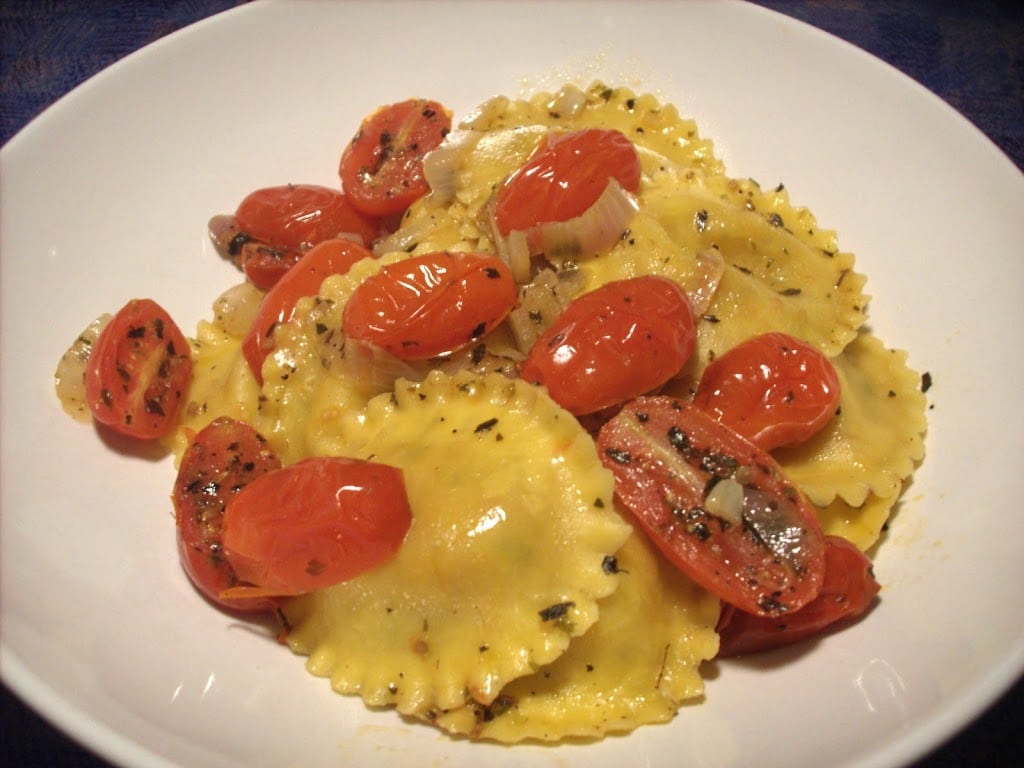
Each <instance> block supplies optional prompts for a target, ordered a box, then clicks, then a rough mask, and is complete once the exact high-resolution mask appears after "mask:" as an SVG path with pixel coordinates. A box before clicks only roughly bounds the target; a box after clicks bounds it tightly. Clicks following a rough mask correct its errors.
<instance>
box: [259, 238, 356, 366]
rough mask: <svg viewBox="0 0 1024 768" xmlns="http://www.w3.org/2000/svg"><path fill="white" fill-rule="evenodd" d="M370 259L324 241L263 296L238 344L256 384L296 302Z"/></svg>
mask: <svg viewBox="0 0 1024 768" xmlns="http://www.w3.org/2000/svg"><path fill="white" fill-rule="evenodd" d="M372 255H373V254H372V253H371V252H370V251H369V250H367V249H366V248H364V247H363V246H361V245H359V244H358V243H355V242H353V241H352V240H324V241H323V242H321V243H320V244H319V245H316V246H314V247H313V248H311V249H310V250H309V251H307V252H306V253H305V254H304V255H303V256H302V258H301V259H299V261H298V262H296V264H295V266H293V267H292V268H291V269H290V270H288V273H287V274H285V275H284V277H282V278H281V279H280V280H279V281H278V282H277V283H276V284H275V285H274V287H273V288H271V289H270V290H269V291H268V292H267V295H266V296H264V297H263V301H262V302H261V303H260V308H259V311H258V312H257V313H256V319H255V321H253V324H252V328H250V329H249V333H248V334H246V337H245V339H244V340H243V341H242V354H243V355H244V356H245V360H246V362H247V363H248V364H249V369H250V370H251V371H252V373H253V375H254V376H255V377H256V380H257V381H258V382H260V384H262V383H263V361H264V360H266V358H267V355H269V354H270V352H271V350H272V349H273V348H274V338H273V336H274V328H276V327H277V326H278V324H279V323H284V322H287V321H288V320H290V319H291V317H292V314H293V313H294V312H295V304H296V302H297V301H298V300H299V299H301V298H302V297H303V296H315V295H316V294H317V292H319V290H320V284H321V283H323V281H324V278H326V277H328V276H330V275H343V274H345V273H346V272H348V271H349V269H351V267H352V265H353V264H355V263H356V262H357V261H360V260H362V259H365V258H368V257H370V256H372Z"/></svg>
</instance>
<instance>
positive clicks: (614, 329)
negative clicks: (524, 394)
mask: <svg viewBox="0 0 1024 768" xmlns="http://www.w3.org/2000/svg"><path fill="white" fill-rule="evenodd" d="M696 339H697V332H696V328H695V326H694V321H693V312H692V310H691V309H690V302H689V300H688V299H687V298H686V294H685V293H684V292H683V290H682V288H680V287H679V285H678V284H676V283H675V282H673V281H671V280H668V279H666V278H663V277H656V276H653V275H646V276H643V277H635V278H632V279H629V280H618V281H615V282H611V283H606V284H605V285H603V286H601V287H600V288H597V289H595V290H593V291H591V292H589V293H585V294H583V295H582V296H580V297H579V298H577V299H575V300H573V301H572V302H571V303H570V304H569V306H568V307H566V308H565V311H564V312H562V314H561V315H559V317H558V318H557V319H556V320H555V322H554V323H553V324H552V325H551V327H550V328H548V330H547V331H545V332H544V333H543V334H542V335H541V337H540V338H539V339H537V341H536V342H534V344H533V346H532V347H531V348H530V352H529V354H528V355H527V358H526V360H525V362H524V363H523V365H522V368H521V370H520V376H521V377H522V378H523V379H525V380H527V381H529V382H531V383H534V384H543V385H544V386H546V387H547V389H548V393H549V394H550V395H551V398H552V399H553V400H554V401H555V402H556V403H558V404H559V405H561V406H562V407H563V408H565V409H567V410H569V411H571V412H572V413H574V414H576V415H577V416H579V415H583V414H588V413H594V412H596V411H599V410H602V409H604V408H607V407H609V406H612V405H616V404H618V403H621V402H624V401H625V400H629V399H630V398H633V397H637V396H638V395H642V394H644V393H647V392H650V391H651V390H653V389H655V388H657V387H659V386H661V385H662V384H664V383H665V382H666V381H668V380H669V379H670V378H672V376H674V375H675V374H676V373H678V372H679V369H680V368H682V366H683V364H684V363H685V362H686V361H687V359H689V357H690V354H691V353H692V352H693V347H694V344H695V343H696Z"/></svg>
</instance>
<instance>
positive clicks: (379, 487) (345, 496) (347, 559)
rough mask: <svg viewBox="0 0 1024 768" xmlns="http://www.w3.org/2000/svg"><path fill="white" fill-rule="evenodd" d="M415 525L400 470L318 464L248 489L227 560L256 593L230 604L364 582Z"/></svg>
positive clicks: (232, 512)
mask: <svg viewBox="0 0 1024 768" xmlns="http://www.w3.org/2000/svg"><path fill="white" fill-rule="evenodd" d="M411 521H412V513H411V511H410V508H409V500H408V498H407V496H406V493H405V483H404V480H403V477H402V472H401V470H399V469H397V468H395V467H392V466H389V465H386V464H379V463H375V462H370V461H361V460H358V459H349V458H335V457H314V458H308V459H303V460H301V461H299V462H296V463H295V464H291V465H289V466H287V467H284V468H282V469H278V470H275V471H273V472H268V473H266V474H264V475H261V476H260V477H258V478H256V479H255V480H253V481H252V482H251V483H249V484H248V485H246V486H245V487H244V488H242V489H241V490H240V491H239V492H238V493H237V494H235V495H234V496H233V497H232V498H231V500H230V501H229V502H228V505H227V509H226V510H225V513H224V531H223V541H224V552H225V554H226V556H227V558H228V561H229V562H230V563H231V566H232V568H233V569H234V571H235V573H236V574H237V575H238V578H239V579H241V580H242V581H244V582H246V583H247V584H248V585H251V586H240V587H234V588H231V589H228V590H226V591H225V592H224V593H223V594H224V595H225V596H239V597H242V596H264V597H266V596H286V595H299V594H303V593H305V592H311V591H313V590H316V589H320V588H323V587H327V586H330V585H331V584H336V583H338V582H341V581H345V580H347V579H351V578H353V577H355V576H358V575H359V574H360V573H363V572H364V571H367V570H369V569H371V568H373V567H375V566H377V565H379V564H381V563H382V562H384V561H385V560H387V559H389V558H390V557H391V556H392V555H394V553H395V552H396V551H397V550H398V547H399V546H400V545H401V543H402V540H403V539H404V538H405V534H406V531H408V529H409V525H410V523H411Z"/></svg>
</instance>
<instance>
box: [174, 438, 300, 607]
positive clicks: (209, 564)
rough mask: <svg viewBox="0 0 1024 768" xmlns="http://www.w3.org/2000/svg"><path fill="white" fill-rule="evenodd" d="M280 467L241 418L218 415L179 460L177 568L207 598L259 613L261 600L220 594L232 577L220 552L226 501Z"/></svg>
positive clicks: (264, 602) (263, 604) (234, 580)
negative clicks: (181, 570)
mask: <svg viewBox="0 0 1024 768" xmlns="http://www.w3.org/2000/svg"><path fill="white" fill-rule="evenodd" d="M280 466H281V461H280V459H279V458H278V457H277V455H276V454H275V453H274V451H273V449H272V448H271V447H270V446H269V445H268V443H267V441H266V440H264V439H263V437H262V436H261V435H260V434H259V433H257V432H256V430H255V429H253V428H252V427H251V426H250V425H248V424H246V423H245V422H241V421H236V420H234V419H229V418H219V419H215V420H214V421H212V422H210V424H208V425H207V426H206V427H204V428H203V429H202V430H200V431H199V432H198V433H197V434H196V435H195V436H194V437H193V438H192V440H191V441H190V442H189V444H188V447H187V448H186V449H185V452H184V454H183V455H182V458H181V465H180V466H179V468H178V476H177V478H176V480H175V482H174V491H173V494H172V500H173V502H174V517H175V522H176V527H177V532H178V554H179V556H180V558H181V564H182V567H183V568H184V569H185V572H186V573H187V574H188V576H189V578H190V579H191V580H192V583H193V584H194V585H195V587H196V588H197V589H198V590H199V591H200V592H201V593H202V594H204V595H205V596H206V597H207V598H209V599H210V600H212V601H214V602H215V603H217V604H219V605H222V606H224V607H226V608H230V609H232V610H238V611H263V610H268V609H270V608H271V607H272V605H273V604H272V603H271V602H270V601H268V600H265V599H263V598H258V599H252V600H250V599H230V598H222V597H221V592H223V591H224V590H225V589H227V588H229V587H232V586H235V585H236V584H237V583H238V579H237V577H236V575H235V572H234V569H233V568H232V567H231V565H230V564H229V563H228V561H227V558H226V557H225V556H224V548H223V542H222V531H223V521H224V510H225V508H226V507H227V503H228V500H229V499H231V497H233V496H234V495H235V494H236V493H238V492H239V491H240V490H241V489H242V488H244V487H245V486H246V485H248V484H249V483H250V482H252V481H253V480H254V479H256V478H257V477H259V476H260V475H262V474H264V473H266V472H269V471H271V470H274V469H278V468H279V467H280Z"/></svg>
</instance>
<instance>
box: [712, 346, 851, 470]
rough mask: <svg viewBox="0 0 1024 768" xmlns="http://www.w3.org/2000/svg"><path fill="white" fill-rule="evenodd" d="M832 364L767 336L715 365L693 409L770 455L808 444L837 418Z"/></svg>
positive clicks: (736, 349) (837, 387) (809, 349)
mask: <svg viewBox="0 0 1024 768" xmlns="http://www.w3.org/2000/svg"><path fill="white" fill-rule="evenodd" d="M839 398H840V382H839V375H838V374H837V373H836V370H835V368H834V367H833V366H832V363H830V362H829V360H828V358H826V357H825V356H824V355H823V354H822V353H821V352H819V351H818V350H817V349H816V348H814V347H812V346H811V345H810V344H808V343H807V342H805V341H802V340H800V339H796V338H793V337H792V336H788V335H786V334H784V333H765V334H762V335H760V336H754V337H753V338H751V339H748V340H747V341H744V342H742V343H740V344H739V345H737V346H735V347H733V348H732V349H730V350H728V351H727V352H725V353H724V354H722V355H719V356H718V357H717V358H715V359H714V360H712V361H711V362H710V363H709V364H708V366H707V368H705V370H704V374H703V375H702V377H701V380H700V384H699V385H698V387H697V392H696V394H695V396H694V400H693V402H694V404H695V405H696V406H697V407H699V408H701V409H702V410H704V411H706V412H708V413H710V414H711V415H712V416H714V417H715V418H716V419H718V420H719V421H721V422H722V423H723V424H726V425H728V426H729V427H730V428H732V429H733V430H735V431H736V432H738V433H740V434H741V435H743V436H744V437H746V438H747V439H748V440H750V441H751V442H753V443H755V444H757V445H758V446H760V447H761V448H763V449H764V450H766V451H770V450H772V449H774V448H778V447H781V446H784V445H795V444H798V443H802V442H804V441H805V440H807V439H809V438H810V437H811V436H813V435H814V434H815V433H816V432H818V431H819V430H820V429H821V428H822V427H824V426H825V424H827V423H828V421H829V420H830V419H831V418H832V417H833V416H834V415H835V414H836V410H837V409H838V408H839Z"/></svg>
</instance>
